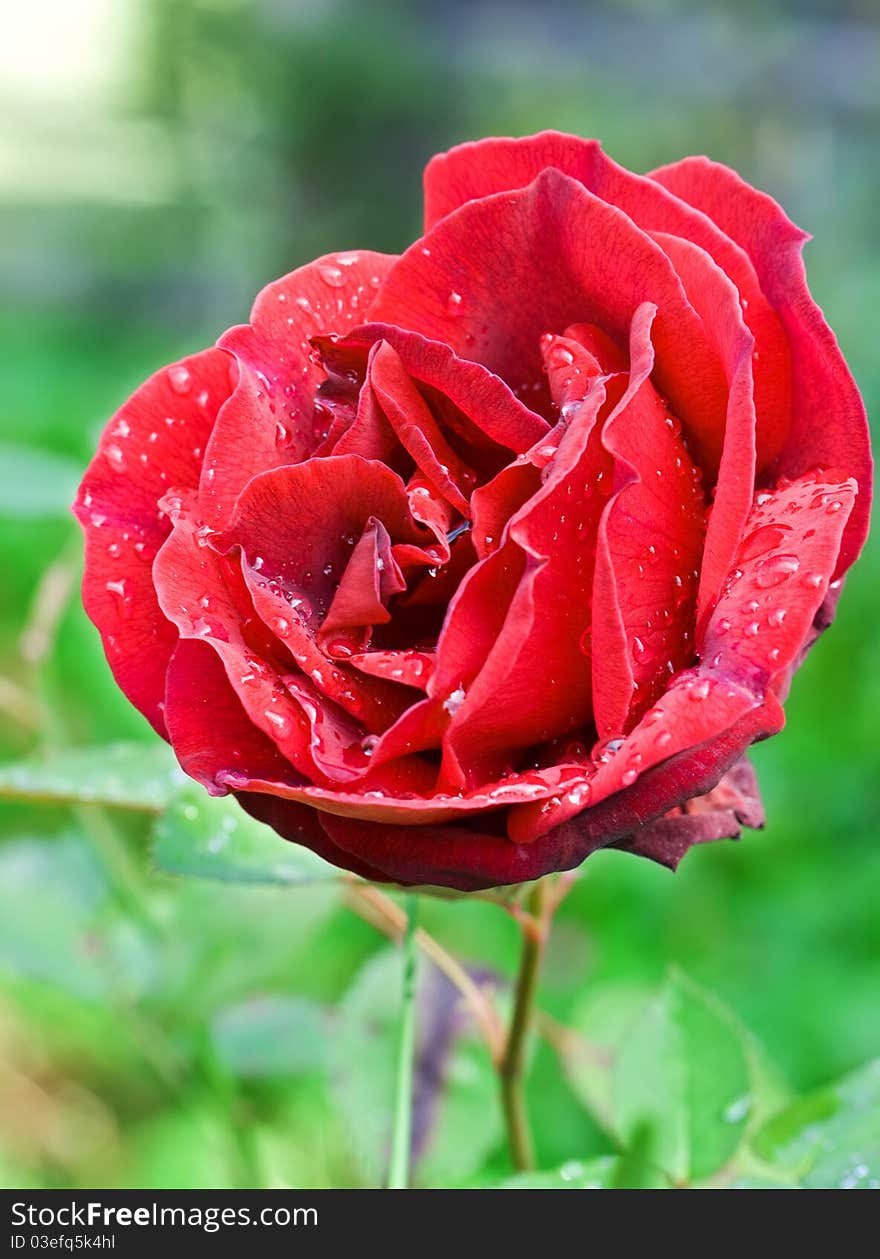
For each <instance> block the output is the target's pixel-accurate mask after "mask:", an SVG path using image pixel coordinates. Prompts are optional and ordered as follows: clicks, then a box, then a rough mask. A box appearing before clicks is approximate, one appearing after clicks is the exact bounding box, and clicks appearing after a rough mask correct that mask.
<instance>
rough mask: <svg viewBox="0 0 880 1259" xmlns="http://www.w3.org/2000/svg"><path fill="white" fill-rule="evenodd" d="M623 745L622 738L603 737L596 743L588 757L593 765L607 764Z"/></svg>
mask: <svg viewBox="0 0 880 1259" xmlns="http://www.w3.org/2000/svg"><path fill="white" fill-rule="evenodd" d="M622 747H623V739H605V740H604V741H602V742H599V743H597V744H596V746H595V747H594V748H593V750H592V752H591V753H590V757H591V759H592V761H593V764H594V765H607V764H608V762H609V761H610V760H611V758H612V756H614V755H615V754H616V753H617V752H618V751H619V750H620V749H621V748H622Z"/></svg>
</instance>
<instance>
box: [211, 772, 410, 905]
mask: <svg viewBox="0 0 880 1259" xmlns="http://www.w3.org/2000/svg"><path fill="white" fill-rule="evenodd" d="M236 798H237V800H238V803H239V804H240V805H241V807H242V808H243V809H245V810H246V811H247V812H248V813H249V814H250V815H251V817H254V818H256V819H257V821H258V822H265V823H266V825H267V826H271V827H272V830H273V831H276V832H277V833H278V834H279V835H281V836H282V838H284V839H286V840H288V841H289V842H290V843H293V844H303V845H305V847H306V848H311V850H312V852H316V853H317V854H318V856H319V857H323V858H324V860H325V861H329V862H331V863H332V864H333V865H335V866H338V867H340V868H341V869H343V870H350V871H351V873H352V874H356V875H358V876H359V877H360V878H362V879H369V880H370V881H372V882H374V883H387V882H388V881H389V880H388V879H387V878H386V877H385V876H384V875H383V874H382V873H381V871H379V870H374V869H373V867H372V866H368V865H367V864H366V863H365V862H363V861H358V859H357V858H356V857H353V856H352V855H351V853H349V852H347V851H346V850H345V849H342V848H340V847H339V846H338V845H337V844H334V843H333V841H332V839H331V838H330V836H329V835H328V834H327V832H326V831H325V830H324V828H323V826H322V825H321V819H320V815H319V814H318V813H317V812H316V810H315V809H310V808H308V807H307V806H306V805H303V804H294V803H293V801H291V800H279V799H277V798H276V797H274V796H263V795H257V794H256V793H254V792H250V791H240V792H236Z"/></svg>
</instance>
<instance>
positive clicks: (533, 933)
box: [499, 879, 547, 1172]
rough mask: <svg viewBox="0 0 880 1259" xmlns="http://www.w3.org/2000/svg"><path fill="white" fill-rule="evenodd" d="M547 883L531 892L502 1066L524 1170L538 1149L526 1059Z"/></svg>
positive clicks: (515, 1148)
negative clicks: (528, 1098)
mask: <svg viewBox="0 0 880 1259" xmlns="http://www.w3.org/2000/svg"><path fill="white" fill-rule="evenodd" d="M544 884H545V880H544V879H541V880H539V881H538V882H537V883H536V884H535V886H534V887H533V889H532V891H531V893H530V896H529V903H528V908H529V912H530V918H529V920H528V921H527V922H526V924H525V926H524V928H523V945H522V954H521V955H520V963H519V973H518V974H517V977H516V991H515V994H514V1004H513V1017H512V1018H511V1022H510V1030H509V1032H508V1034H507V1044H506V1047H505V1050H504V1057H503V1058H502V1060H501V1065H500V1068H499V1076H500V1080H501V1103H502V1107H503V1109H504V1120H505V1124H506V1126H507V1144H508V1147H509V1149H510V1158H511V1161H512V1163H513V1165H514V1167H515V1168H516V1169H517V1171H521V1172H527V1171H531V1170H532V1169H533V1168H534V1166H535V1149H534V1144H533V1142H532V1133H531V1128H530V1127H529V1115H528V1110H527V1107H526V1097H525V1062H526V1050H527V1048H528V1038H529V1032H530V1031H531V1026H532V1019H533V1017H534V1011H535V997H536V995H537V991H538V973H539V971H540V968H541V957H542V955H543V952H544V944H545V940H546V935H547V924H546V922H545V895H546V891H545V886H544Z"/></svg>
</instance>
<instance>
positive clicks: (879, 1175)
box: [755, 1058, 880, 1189]
mask: <svg viewBox="0 0 880 1259" xmlns="http://www.w3.org/2000/svg"><path fill="white" fill-rule="evenodd" d="M755 1150H756V1152H757V1154H758V1155H759V1156H760V1157H761V1158H762V1159H763V1160H764V1161H765V1162H766V1163H768V1164H771V1165H774V1166H777V1167H779V1168H780V1169H784V1170H785V1171H787V1172H788V1174H789V1175H791V1176H792V1177H794V1178H795V1179H796V1180H797V1181H798V1182H799V1183H800V1184H801V1185H802V1187H803V1188H805V1189H880V1058H878V1059H875V1060H874V1061H873V1062H869V1063H868V1064H867V1065H866V1066H864V1067H861V1068H860V1069H859V1070H857V1071H854V1072H852V1073H851V1074H850V1075H847V1076H844V1078H843V1079H842V1080H839V1081H838V1082H837V1083H836V1084H831V1085H828V1086H827V1087H826V1088H823V1089H820V1090H819V1091H818V1092H815V1093H811V1094H810V1095H809V1096H807V1097H802V1098H799V1099H798V1100H797V1101H796V1102H793V1103H792V1104H791V1105H790V1106H788V1107H786V1109H785V1110H783V1111H781V1112H780V1114H778V1115H776V1116H775V1117H774V1118H773V1119H771V1120H770V1121H769V1122H768V1123H767V1124H765V1125H764V1127H763V1128H762V1129H761V1131H760V1132H759V1134H758V1136H757V1137H756V1139H755Z"/></svg>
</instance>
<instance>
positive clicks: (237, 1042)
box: [211, 994, 326, 1078]
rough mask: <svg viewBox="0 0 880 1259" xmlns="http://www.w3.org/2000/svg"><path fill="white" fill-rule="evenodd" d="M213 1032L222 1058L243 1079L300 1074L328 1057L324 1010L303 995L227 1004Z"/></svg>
mask: <svg viewBox="0 0 880 1259" xmlns="http://www.w3.org/2000/svg"><path fill="white" fill-rule="evenodd" d="M211 1034H212V1039H213V1042H214V1049H215V1052H216V1054H217V1057H218V1058H219V1060H220V1062H222V1064H223V1065H224V1066H225V1067H227V1068H228V1069H229V1070H230V1071H232V1072H234V1073H235V1074H236V1075H239V1076H242V1077H247V1078H259V1077H262V1076H282V1075H297V1074H301V1073H302V1072H305V1071H312V1070H316V1069H319V1068H321V1067H322V1066H323V1065H324V1062H325V1061H326V1048H325V1035H326V1031H325V1027H324V1011H323V1010H322V1009H321V1007H320V1006H319V1005H318V1004H317V1003H316V1002H314V1001H309V1000H307V999H306V998H305V997H299V996H290V997H288V996H282V995H276V994H268V995H264V996H257V997H251V998H249V999H248V1000H246V1001H242V1002H239V1003H238V1004H236V1005H232V1006H227V1007H226V1009H224V1010H221V1011H220V1012H219V1014H218V1015H217V1016H216V1017H215V1019H214V1022H213V1026H212V1029H211Z"/></svg>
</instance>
